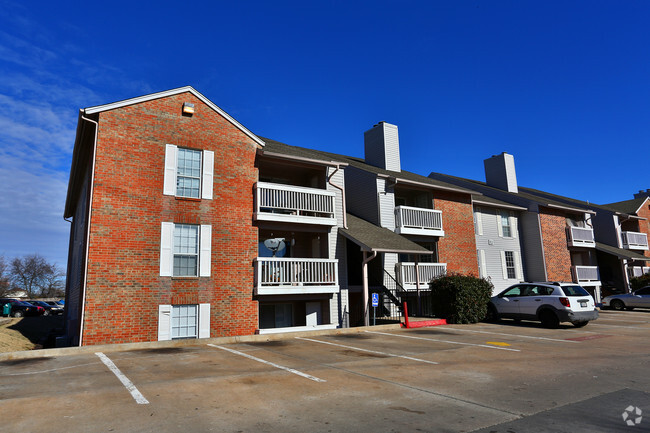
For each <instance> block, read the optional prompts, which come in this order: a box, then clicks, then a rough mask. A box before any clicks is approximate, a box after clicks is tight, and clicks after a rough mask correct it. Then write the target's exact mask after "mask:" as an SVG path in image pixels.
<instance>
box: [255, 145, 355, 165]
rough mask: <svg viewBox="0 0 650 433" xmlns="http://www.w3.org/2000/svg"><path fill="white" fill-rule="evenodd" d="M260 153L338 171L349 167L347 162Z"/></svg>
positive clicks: (263, 151)
mask: <svg viewBox="0 0 650 433" xmlns="http://www.w3.org/2000/svg"><path fill="white" fill-rule="evenodd" d="M258 152H259V153H260V154H261V155H264V156H268V157H270V158H278V159H288V160H291V161H298V162H307V163H310V164H317V165H326V166H329V167H336V168H337V169H338V168H339V167H347V166H348V165H349V164H348V163H347V162H338V161H324V160H322V159H313V158H305V157H304V156H293V155H287V154H284V153H277V152H267V151H266V150H262V149H260V150H258Z"/></svg>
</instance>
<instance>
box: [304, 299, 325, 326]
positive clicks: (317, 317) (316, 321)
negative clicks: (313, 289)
mask: <svg viewBox="0 0 650 433" xmlns="http://www.w3.org/2000/svg"><path fill="white" fill-rule="evenodd" d="M305 311H306V313H307V317H306V324H307V326H316V325H320V324H321V323H322V322H321V320H322V319H321V308H320V302H306V303H305Z"/></svg>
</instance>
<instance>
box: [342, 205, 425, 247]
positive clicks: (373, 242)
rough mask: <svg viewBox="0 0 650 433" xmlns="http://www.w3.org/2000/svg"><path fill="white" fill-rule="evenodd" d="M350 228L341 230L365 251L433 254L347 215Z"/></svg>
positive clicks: (389, 231)
mask: <svg viewBox="0 0 650 433" xmlns="http://www.w3.org/2000/svg"><path fill="white" fill-rule="evenodd" d="M347 222H348V228H346V229H339V233H341V234H342V235H343V236H345V237H346V238H348V239H350V240H351V241H352V242H354V243H355V244H357V245H359V246H360V247H361V249H362V250H363V251H371V252H372V251H377V252H390V253H401V254H433V253H432V252H431V251H429V250H427V249H426V248H424V247H422V246H420V245H418V244H416V243H415V242H412V241H410V240H408V239H406V238H405V237H404V236H400V235H398V234H397V233H395V232H393V231H391V230H388V229H386V228H383V227H377V226H376V225H374V224H372V223H369V222H368V221H366V220H363V219H361V218H359V217H356V216H354V215H351V214H347Z"/></svg>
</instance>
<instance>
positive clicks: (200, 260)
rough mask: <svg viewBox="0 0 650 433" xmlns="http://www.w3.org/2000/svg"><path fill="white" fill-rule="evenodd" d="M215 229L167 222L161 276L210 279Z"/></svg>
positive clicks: (161, 243)
mask: <svg viewBox="0 0 650 433" xmlns="http://www.w3.org/2000/svg"><path fill="white" fill-rule="evenodd" d="M211 244H212V226H210V225H198V224H174V223H169V222H164V223H162V225H161V234H160V276H163V277H209V276H210V266H211V254H212V246H211Z"/></svg>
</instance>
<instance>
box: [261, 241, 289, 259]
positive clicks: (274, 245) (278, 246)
mask: <svg viewBox="0 0 650 433" xmlns="http://www.w3.org/2000/svg"><path fill="white" fill-rule="evenodd" d="M264 246H265V247H266V248H268V249H269V250H271V251H272V252H273V257H275V253H277V252H278V251H282V250H283V249H284V248H285V247H286V245H285V243H284V238H270V239H267V240H265V241H264Z"/></svg>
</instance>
